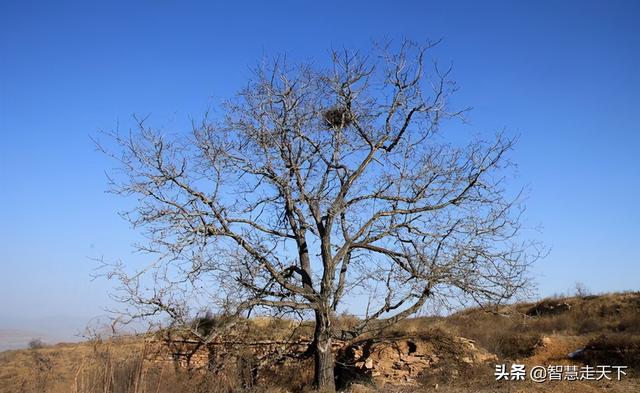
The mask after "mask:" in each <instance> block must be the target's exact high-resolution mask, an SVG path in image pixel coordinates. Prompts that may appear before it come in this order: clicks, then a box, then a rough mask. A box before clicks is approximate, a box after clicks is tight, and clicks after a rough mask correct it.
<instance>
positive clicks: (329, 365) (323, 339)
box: [313, 311, 336, 392]
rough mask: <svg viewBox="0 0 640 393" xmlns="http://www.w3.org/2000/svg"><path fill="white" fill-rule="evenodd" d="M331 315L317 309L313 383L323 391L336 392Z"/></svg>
mask: <svg viewBox="0 0 640 393" xmlns="http://www.w3.org/2000/svg"><path fill="white" fill-rule="evenodd" d="M330 326H331V325H330V321H329V316H328V315H327V314H324V313H322V312H321V311H316V327H315V331H314V344H315V348H314V350H315V353H314V360H315V376H314V380H313V385H314V387H315V388H316V389H317V390H320V391H322V392H335V391H336V382H335V377H334V368H335V360H334V358H333V351H332V349H331V328H330Z"/></svg>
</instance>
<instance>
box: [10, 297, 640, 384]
mask: <svg viewBox="0 0 640 393" xmlns="http://www.w3.org/2000/svg"><path fill="white" fill-rule="evenodd" d="M545 301H546V302H549V304H553V303H554V302H565V303H567V304H569V305H570V306H571V307H570V309H569V310H564V311H561V312H553V313H549V314H542V315H539V316H535V317H532V316H528V315H527V311H529V310H531V308H532V307H535V306H536V305H539V304H533V303H532V304H518V305H515V306H511V307H509V308H508V309H503V310H500V311H501V313H503V314H504V313H507V312H508V314H509V316H504V315H499V314H492V313H486V312H483V311H481V310H477V309H472V310H464V311H462V312H459V313H456V314H454V315H451V316H449V317H446V318H443V317H428V318H415V319H411V320H406V321H403V322H402V323H400V324H398V325H397V326H394V327H393V328H391V329H387V330H386V331H385V332H383V333H382V334H384V335H388V336H408V337H416V338H419V337H428V338H429V339H430V340H431V341H432V342H436V343H439V345H438V346H436V348H437V350H438V351H439V353H442V354H443V357H446V353H447V351H451V350H452V349H451V348H449V347H448V346H447V338H450V337H452V335H459V336H463V337H467V338H470V339H473V340H474V341H475V342H476V345H478V346H481V347H484V348H485V349H487V350H489V351H490V352H493V353H495V354H497V355H498V356H499V358H500V359H501V360H500V361H501V362H505V363H508V362H510V361H515V359H518V360H521V361H524V362H525V363H527V364H539V363H541V364H554V363H562V364H565V362H566V360H564V359H566V353H567V352H568V351H571V350H573V349H577V347H578V346H586V348H587V351H585V359H583V361H584V362H585V363H589V364H619V365H627V366H629V367H635V368H636V369H635V371H634V372H633V373H630V375H629V379H628V380H627V381H622V382H620V383H617V384H610V385H605V384H600V383H590V384H589V383H586V382H584V383H582V382H581V383H575V384H572V385H571V384H564V383H562V384H557V385H554V386H555V387H554V386H548V385H544V386H543V385H530V384H527V383H525V384H522V385H521V386H520V387H519V388H516V390H513V388H514V386H515V385H505V384H500V383H497V382H496V381H495V380H494V378H493V369H492V365H479V366H472V365H464V364H460V363H455V364H454V363H451V364H447V365H446V367H442V368H440V369H438V370H431V371H433V372H430V373H426V374H424V375H423V377H422V379H421V382H422V384H421V386H420V387H419V388H416V387H413V388H411V389H410V390H407V389H408V388H406V387H402V386H400V385H398V386H384V387H377V388H374V387H373V386H371V385H367V384H363V385H353V386H352V387H350V388H349V389H351V391H352V392H370V391H373V390H374V389H378V390H379V391H388V392H392V391H398V392H400V391H425V392H426V391H434V390H435V389H436V386H437V387H438V391H451V392H463V391H478V392H491V391H510V392H511V391H523V392H524V391H549V392H550V391H559V392H574V391H575V392H582V391H585V392H588V391H603V390H604V391H612V392H616V391H620V392H623V391H633V390H635V389H637V388H638V386H639V385H640V382H638V381H640V380H638V379H636V378H634V377H633V375H634V374H635V375H637V374H638V373H637V371H638V369H639V368H640V293H637V292H636V293H623V294H610V295H602V296H581V297H572V298H563V299H554V298H550V299H545ZM355 323H357V319H356V318H355V317H353V316H350V315H341V316H339V318H338V319H337V320H336V327H337V328H339V329H349V327H351V326H353V325H354V324H355ZM311 331H312V325H311V324H310V323H302V324H300V323H297V322H294V321H290V320H284V319H275V318H256V319H252V320H250V321H247V322H246V323H245V324H243V325H241V326H239V327H238V329H237V331H236V333H237V334H238V335H240V336H241V337H244V338H245V339H246V340H248V341H250V340H260V339H270V340H277V339H296V338H302V337H309V336H310V334H311ZM543 338H544V339H543ZM545 340H547V341H549V340H551V341H552V342H553V343H554V344H553V345H547V344H545V342H546V341H545ZM154 350H157V348H156V347H155V346H154V345H152V344H150V343H149V342H147V341H145V339H144V338H140V337H138V338H119V339H114V340H109V341H101V340H94V341H91V342H86V343H82V344H59V345H55V346H48V347H39V346H34V348H32V349H28V350H20V351H6V352H2V353H0V392H2V393H4V392H6V393H9V392H10V393H15V392H24V393H29V392H37V393H62V392H65V393H66V392H72V393H94V392H95V393H98V392H99V393H116V392H117V393H170V392H185V393H196V392H197V393H207V392H211V393H219V392H256V393H257V392H274V393H275V392H304V391H308V390H309V385H310V383H311V380H312V370H313V367H312V364H311V362H310V360H307V361H305V362H302V363H299V364H298V363H295V362H285V363H282V364H279V365H273V367H268V368H266V369H263V370H262V371H261V372H260V374H259V375H256V374H255V372H254V371H253V370H254V369H255V368H254V363H253V362H254V358H253V355H252V354H251V353H248V352H247V353H236V354H235V355H234V356H236V361H235V362H229V364H227V365H225V366H224V367H220V368H218V369H216V370H215V371H211V370H209V371H207V370H188V369H184V368H179V367H174V365H173V364H172V363H171V362H169V361H166V362H158V361H151V360H149V359H150V358H151V357H152V356H149V355H150V354H151V353H152V351H154ZM451 358H452V359H453V358H455V356H452V357H451ZM518 389H521V390H518Z"/></svg>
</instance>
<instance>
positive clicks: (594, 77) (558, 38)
mask: <svg viewBox="0 0 640 393" xmlns="http://www.w3.org/2000/svg"><path fill="white" fill-rule="evenodd" d="M87 3H88V2H84V1H83V2H78V3H77V4H74V2H72V1H65V2H42V3H35V2H31V1H11V2H10V1H7V0H0V298H1V299H2V302H0V315H2V316H3V317H2V318H4V319H0V324H1V323H2V321H3V320H5V319H7V318H9V319H11V318H25V317H33V316H37V315H81V316H86V315H95V314H99V313H101V308H102V307H103V306H105V305H107V304H108V300H107V296H106V292H107V291H108V289H109V288H110V285H111V284H110V283H108V282H105V281H98V282H91V281H90V279H89V275H90V273H91V271H92V269H93V268H94V266H95V265H94V263H93V262H92V261H91V260H90V259H89V258H90V257H98V256H102V255H104V256H105V257H106V258H110V259H115V258H119V257H120V258H123V259H127V258H128V257H129V253H130V250H131V249H130V243H132V242H133V241H134V240H135V239H136V234H135V232H132V231H131V230H130V229H129V227H128V224H127V223H126V222H124V221H123V220H121V219H120V218H119V217H118V216H117V215H116V211H118V210H121V209H122V208H124V207H125V205H126V201H124V200H122V199H118V198H117V197H114V196H112V195H109V194H105V193H104V190H105V188H106V179H105V176H104V170H105V169H108V168H110V167H111V165H112V163H111V162H109V161H108V160H106V159H105V158H104V157H103V156H101V155H100V154H98V153H96V152H95V151H94V148H93V146H92V143H91V142H90V140H89V136H90V135H94V134H95V133H96V131H97V130H98V129H112V128H114V127H115V125H116V123H117V122H118V121H119V122H120V124H121V126H124V127H128V126H129V125H131V121H130V119H131V117H130V116H131V114H132V113H134V112H135V113H140V114H147V113H150V114H151V115H152V119H153V121H154V123H155V124H159V125H162V126H164V127H166V128H172V127H175V128H181V127H184V126H185V125H186V124H187V123H188V121H189V116H194V117H198V116H200V115H201V114H202V113H203V111H204V110H205V109H206V108H207V106H209V105H210V104H212V103H214V102H217V101H219V100H220V99H222V98H225V97H228V96H230V95H231V94H233V92H235V91H236V90H237V89H238V88H239V87H241V85H242V84H243V82H244V81H245V80H246V78H247V77H248V76H249V71H248V67H249V66H251V65H253V64H254V63H255V62H256V61H257V60H258V59H260V58H261V57H262V56H263V55H265V54H266V55H269V54H275V53H278V52H280V53H281V52H287V53H290V54H291V55H292V56H294V57H296V58H314V57H321V56H325V55H326V50H327V49H328V48H330V47H332V46H333V47H336V46H337V47H340V46H348V47H356V48H358V47H367V46H368V44H369V42H370V40H371V39H384V38H391V39H398V38H401V37H407V38H411V39H414V40H423V39H426V38H432V39H437V38H442V39H443V43H442V45H441V46H440V47H439V48H438V49H437V52H436V53H437V57H438V58H439V59H440V61H441V62H443V63H450V62H452V63H453V65H454V77H455V79H456V80H457V81H458V82H459V83H460V85H461V87H462V90H461V91H460V93H459V94H458V95H457V98H456V102H457V103H459V104H460V105H461V106H465V105H471V106H473V107H474V110H473V111H472V112H471V113H470V115H469V119H470V125H469V126H467V127H470V128H471V129H478V130H482V131H492V130H499V129H502V128H505V129H507V130H508V132H509V133H512V134H519V135H520V142H519V144H518V146H517V150H516V152H515V153H514V154H513V158H514V160H515V161H517V162H518V163H519V172H518V175H519V178H518V181H519V182H521V183H522V184H525V185H529V187H530V189H531V192H530V194H529V201H528V211H527V216H526V219H527V222H528V223H529V224H531V225H537V224H541V225H543V227H544V231H543V233H542V235H540V238H541V239H542V240H543V241H544V242H545V243H546V245H547V246H549V247H550V248H551V253H550V255H549V256H548V257H547V258H546V259H545V260H543V261H541V262H540V263H539V264H538V265H537V266H536V267H535V269H534V271H533V273H534V274H535V276H536V278H537V280H538V285H539V289H540V291H539V292H540V295H543V296H544V295H549V294H553V293H557V292H566V291H568V290H570V289H571V288H572V287H573V285H574V283H575V282H576V281H582V282H584V283H585V284H586V286H587V287H588V288H590V289H591V290H592V291H594V292H600V291H617V290H625V289H635V290H638V289H640V280H639V277H640V248H639V243H640V229H639V228H638V223H639V222H640V210H639V209H638V207H637V203H638V200H640V184H639V183H640V175H639V174H638V172H639V170H640V156H639V154H640V125H639V124H640V121H639V120H638V111H639V110H640V76H639V71H640V24H639V23H638V18H639V16H640V2H637V1H626V2H623V1H562V2H559V1H539V0H536V1H526V2H525V1H509V2H507V1H505V2H488V3H490V4H487V2H477V1H467V2H458V1H453V2H452V1H411V2H408V1H397V2H393V3H394V4H395V5H392V2H385V3H382V2H376V1H361V2H349V3H348V4H342V3H343V2H333V1H323V2H300V1H295V2H294V1H290V2H275V1H274V2H258V1H256V2H253V3H251V2H234V4H232V2H225V4H224V5H214V4H213V2H202V4H198V3H192V2H187V1H181V2H178V1H174V2H168V1H153V2H147V3H146V4H144V3H143V2H130V1H129V2H116V1H113V2H100V3H101V4H100V5H89V4H87ZM134 3H135V4H134ZM188 3H190V4H188ZM302 3H305V5H301V4H302ZM345 3H346V2H345ZM480 3H482V4H480Z"/></svg>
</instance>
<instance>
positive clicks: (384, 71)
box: [99, 42, 531, 390]
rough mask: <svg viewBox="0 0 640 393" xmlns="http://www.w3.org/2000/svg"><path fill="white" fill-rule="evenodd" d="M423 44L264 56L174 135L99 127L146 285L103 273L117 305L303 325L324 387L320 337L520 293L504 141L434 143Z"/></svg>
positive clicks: (437, 73) (522, 255)
mask: <svg viewBox="0 0 640 393" xmlns="http://www.w3.org/2000/svg"><path fill="white" fill-rule="evenodd" d="M432 46H433V44H427V45H423V46H420V45H415V44H413V43H410V42H404V43H402V45H400V46H399V48H396V49H391V47H390V46H385V47H382V48H377V49H376V50H375V56H373V55H372V56H364V55H361V54H360V53H358V52H351V51H347V50H345V51H333V52H331V58H330V65H329V67H328V68H326V69H325V68H321V67H317V66H315V65H314V64H302V65H299V66H296V67H289V66H288V65H287V64H286V62H285V61H284V60H282V59H276V61H274V62H272V63H270V64H269V65H268V66H262V67H258V69H257V70H256V71H255V75H254V78H253V79H252V80H250V81H249V83H248V84H247V86H246V87H245V88H244V89H242V90H241V91H240V92H239V94H238V95H237V97H235V98H234V99H232V100H230V101H228V102H226V104H225V105H224V107H223V111H222V113H221V114H220V116H218V117H216V118H215V119H210V118H209V116H206V117H205V119H204V120H203V121H202V122H199V123H198V124H195V125H194V127H193V130H192V132H191V133H190V134H188V135H174V136H170V135H167V134H164V133H162V132H160V131H158V130H155V129H153V128H151V127H148V126H147V125H146V122H145V121H144V120H140V121H138V128H137V130H136V131H133V132H131V133H130V134H129V135H121V134H119V133H117V132H114V133H109V135H110V136H112V137H113V139H114V140H115V141H116V142H117V148H115V150H114V149H107V148H102V147H101V148H102V149H103V150H104V151H106V152H109V154H110V155H111V156H112V157H114V158H116V159H117V160H118V161H119V163H120V169H121V171H119V172H117V173H116V174H114V175H113V177H112V178H111V181H112V186H113V188H112V190H113V191H114V192H116V193H120V194H124V195H134V196H136V197H137V198H138V199H137V200H138V204H137V206H136V207H135V208H134V209H133V210H132V211H130V212H128V213H127V214H126V217H127V218H128V219H129V220H130V221H131V222H132V223H133V224H134V225H135V226H136V227H141V228H144V229H145V235H146V236H147V237H148V239H149V243H148V244H145V245H143V246H141V247H142V249H143V250H145V251H148V252H152V253H156V255H157V256H158V258H157V259H155V260H154V264H153V267H152V268H148V269H147V270H145V271H148V272H152V273H153V279H154V281H153V285H151V286H150V287H149V289H148V290H143V289H144V287H145V284H144V281H143V279H142V278H141V277H142V275H141V274H136V275H127V274H126V273H124V270H123V269H121V268H123V266H118V267H117V268H116V270H115V271H114V272H113V274H115V275H117V277H119V278H120V280H121V282H122V284H123V285H122V288H121V289H123V290H124V292H123V297H121V298H120V300H123V301H126V302H128V303H130V304H135V305H136V306H137V308H136V309H135V310H136V311H135V312H134V314H135V316H146V315H156V314H158V313H161V312H162V313H167V314H168V315H170V316H171V318H172V319H173V320H175V321H187V320H188V318H187V317H186V315H188V314H189V310H191V309H193V308H194V307H197V305H198V304H200V305H204V306H205V307H212V305H217V307H219V308H222V309H223V310H224V311H225V313H227V314H229V313H231V314H233V315H246V313H247V312H248V310H251V309H254V308H256V307H261V308H267V309H271V310H275V311H277V312H287V311H295V312H296V313H299V314H300V315H303V316H304V315H312V316H313V319H314V320H315V331H314V336H313V344H312V347H311V348H310V349H311V350H310V351H309V353H312V354H313V356H314V358H315V386H316V387H318V388H323V389H329V390H334V388H335V386H334V358H333V353H332V350H331V347H332V339H333V338H334V337H335V336H336V335H337V334H341V333H342V334H343V335H344V334H345V333H346V334H348V336H349V337H351V338H357V337H363V335H367V334H372V333H373V332H374V331H377V330H379V329H382V328H384V327H386V326H389V325H391V324H394V323H396V322H398V321H399V320H401V319H403V318H406V317H408V316H410V315H412V314H413V313H415V312H416V311H418V310H420V309H421V307H423V305H425V303H426V302H427V300H428V299H433V300H440V301H451V300H469V299H471V300H473V301H475V302H477V303H479V304H487V303H494V302H499V301H502V300H505V299H508V298H510V297H512V296H513V295H514V294H516V293H517V292H518V291H520V290H522V289H523V288H524V287H525V284H527V279H526V275H525V273H526V267H527V265H528V264H529V263H530V262H531V258H528V256H531V254H530V253H529V252H528V251H529V250H530V249H529V246H530V245H531V244H530V243H523V242H521V241H519V240H518V233H519V229H520V225H519V222H518V219H519V214H518V213H519V209H518V208H517V205H516V200H515V199H514V200H509V199H507V198H506V193H505V190H504V188H503V177H502V174H501V171H502V170H503V169H505V168H507V167H508V166H509V162H508V161H507V160H506V159H505V153H506V152H507V151H508V150H509V149H511V147H512V146H513V140H511V139H505V138H504V137H502V136H500V135H498V136H497V137H496V138H495V140H493V141H489V142H487V141H482V140H474V141H471V142H470V143H466V144H464V145H463V144H461V143H459V142H455V140H459V139H460V138H459V137H458V136H456V138H451V140H449V141H447V139H446V135H443V134H442V132H439V128H440V125H441V123H442V121H443V120H444V119H448V118H453V117H460V116H461V115H462V113H463V111H456V110H452V109H451V108H450V104H449V98H450V96H451V94H452V93H453V92H454V91H455V90H456V85H455V84H454V82H453V81H452V80H450V79H449V74H450V70H446V71H444V72H443V71H441V70H440V69H439V68H438V67H437V66H433V67H428V66H427V60H426V58H427V56H426V55H427V52H428V50H429V49H430V48H431V47H432ZM99 146H103V145H99ZM366 292H369V293H371V294H372V296H370V301H369V304H368V306H367V310H366V313H365V314H364V316H363V318H362V319H361V321H360V322H359V323H358V324H357V326H355V327H354V328H353V329H352V330H350V331H349V332H336V331H334V329H333V328H332V320H333V315H335V311H336V310H337V309H338V308H339V306H340V305H341V304H342V302H343V299H345V297H347V296H355V295H356V294H358V293H366ZM196 299H198V300H196ZM203 299H205V300H203ZM243 313H244V314H243Z"/></svg>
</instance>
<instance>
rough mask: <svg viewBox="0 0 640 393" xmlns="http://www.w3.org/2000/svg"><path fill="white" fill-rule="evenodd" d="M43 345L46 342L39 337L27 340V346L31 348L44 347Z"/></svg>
mask: <svg viewBox="0 0 640 393" xmlns="http://www.w3.org/2000/svg"><path fill="white" fill-rule="evenodd" d="M45 346H46V344H45V343H44V341H42V339H40V338H33V339H31V341H29V348H31V349H40V348H44V347H45Z"/></svg>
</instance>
